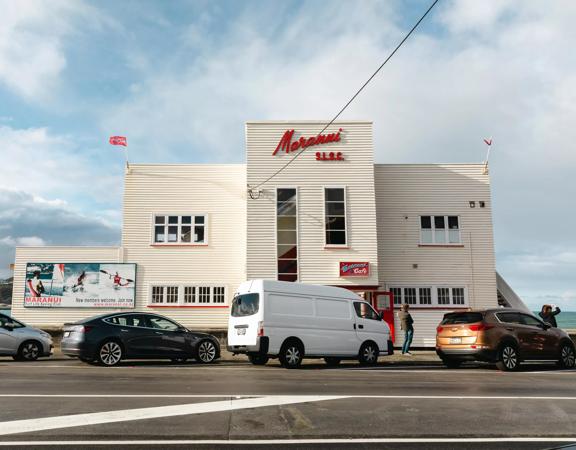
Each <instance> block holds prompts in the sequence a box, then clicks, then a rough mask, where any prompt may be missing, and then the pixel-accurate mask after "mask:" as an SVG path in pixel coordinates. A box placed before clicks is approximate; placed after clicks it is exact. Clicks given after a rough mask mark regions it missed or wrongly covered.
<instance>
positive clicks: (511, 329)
mask: <svg viewBox="0 0 576 450" xmlns="http://www.w3.org/2000/svg"><path fill="white" fill-rule="evenodd" d="M506 329H507V330H508V331H514V328H512V327H510V328H506Z"/></svg>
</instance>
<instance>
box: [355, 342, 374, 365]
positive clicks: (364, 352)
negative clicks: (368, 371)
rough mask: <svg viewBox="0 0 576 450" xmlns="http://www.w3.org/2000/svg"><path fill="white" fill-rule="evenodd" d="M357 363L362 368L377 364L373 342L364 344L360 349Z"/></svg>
mask: <svg viewBox="0 0 576 450" xmlns="http://www.w3.org/2000/svg"><path fill="white" fill-rule="evenodd" d="M358 361H359V362H360V364H362V365H363V366H373V365H374V364H376V363H377V362H378V346H377V345H376V344H375V343H374V342H365V343H364V344H362V347H360V353H359V354H358Z"/></svg>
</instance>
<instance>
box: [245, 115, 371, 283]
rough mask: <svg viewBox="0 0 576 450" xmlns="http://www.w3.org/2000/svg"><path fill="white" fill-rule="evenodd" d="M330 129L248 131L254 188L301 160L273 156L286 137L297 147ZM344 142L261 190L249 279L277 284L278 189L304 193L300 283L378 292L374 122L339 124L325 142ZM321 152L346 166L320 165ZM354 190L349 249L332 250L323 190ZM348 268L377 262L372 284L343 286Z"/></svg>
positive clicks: (273, 126) (284, 126)
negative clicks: (344, 265) (342, 272)
mask: <svg viewBox="0 0 576 450" xmlns="http://www.w3.org/2000/svg"><path fill="white" fill-rule="evenodd" d="M325 124H326V122H317V121H313V122H311V121H304V122H281V121H280V122H276V121H270V122H268V121H266V122H248V123H247V124H246V154H247V182H248V184H249V185H250V186H256V185H258V184H259V183H261V182H263V181H264V180H265V179H266V178H268V177H269V176H270V175H271V174H273V173H274V172H276V171H277V170H278V169H280V168H281V167H282V166H283V165H284V164H285V163H286V162H287V161H288V160H289V159H290V158H292V157H293V156H294V155H295V154H296V152H293V153H288V154H287V153H286V152H284V151H279V152H278V154H276V155H272V153H273V152H274V150H275V149H276V147H277V145H278V142H279V141H280V140H281V138H282V137H283V135H284V133H285V132H286V130H291V129H294V130H295V133H294V140H297V139H298V138H299V137H301V136H305V137H311V136H316V135H318V133H319V132H320V131H321V130H322V128H323V127H324V126H325ZM339 129H342V131H341V132H340V141H338V142H331V143H329V144H324V145H317V146H312V147H309V148H306V149H305V150H304V152H303V153H302V154H301V155H300V156H299V157H298V158H297V159H296V160H295V161H294V162H293V163H292V164H291V165H290V166H289V168H288V169H287V170H284V171H282V172H281V173H280V174H278V175H277V176H276V177H274V178H273V179H272V180H271V181H269V182H267V183H266V184H265V185H263V186H262V187H261V188H259V189H260V190H261V191H262V192H261V194H260V198H259V199H251V198H250V197H249V198H248V201H247V213H248V215H247V220H248V223H247V256H246V261H247V264H246V271H247V277H248V279H251V278H266V279H276V276H277V272H276V270H277V264H276V225H275V224H276V204H275V190H276V188H277V187H297V188H298V250H299V260H298V263H299V280H300V281H302V282H305V283H319V284H331V285H343V286H351V285H374V286H377V285H378V271H377V270H376V267H377V265H378V255H377V247H376V209H375V203H374V161H373V148H372V123H371V122H338V123H335V124H333V125H332V126H330V128H328V130H326V131H325V132H324V134H329V133H337V132H338V131H339ZM316 152H342V153H343V157H344V160H343V161H316ZM325 186H326V187H329V186H342V187H345V188H346V197H347V198H346V207H347V231H348V247H349V248H346V249H344V248H330V249H325V248H324V242H325V238H324V193H323V188H324V187H325ZM340 261H367V262H370V266H371V269H372V270H371V274H370V276H369V277H362V278H360V277H358V278H341V277H340V276H339V262H340Z"/></svg>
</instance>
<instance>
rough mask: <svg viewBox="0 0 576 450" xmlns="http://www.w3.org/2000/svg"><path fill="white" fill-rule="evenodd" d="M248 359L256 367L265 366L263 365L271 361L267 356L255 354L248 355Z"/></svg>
mask: <svg viewBox="0 0 576 450" xmlns="http://www.w3.org/2000/svg"><path fill="white" fill-rule="evenodd" d="M248 359H249V360H250V362H251V363H252V364H254V365H255V366H263V365H265V364H266V363H267V362H268V360H269V358H268V356H267V355H258V354H256V355H254V354H253V355H248Z"/></svg>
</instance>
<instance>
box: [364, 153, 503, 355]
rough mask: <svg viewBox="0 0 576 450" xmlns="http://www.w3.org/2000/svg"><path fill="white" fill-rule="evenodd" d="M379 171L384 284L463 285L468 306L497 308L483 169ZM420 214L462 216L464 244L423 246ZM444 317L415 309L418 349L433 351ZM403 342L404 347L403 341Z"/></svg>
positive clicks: (407, 167)
mask: <svg viewBox="0 0 576 450" xmlns="http://www.w3.org/2000/svg"><path fill="white" fill-rule="evenodd" d="M374 171H375V185H376V205H377V209H376V210H377V217H378V253H379V266H378V270H379V273H380V283H381V284H382V285H383V286H384V287H385V288H389V287H390V286H431V285H448V286H464V287H466V289H467V295H468V301H469V306H471V307H473V308H493V307H497V306H498V304H497V296H496V271H495V261H494V242H493V235H492V209H491V204H492V202H491V198H490V179H489V176H488V175H483V174H482V166H481V165H479V164H438V165H430V164H425V165H424V164H421V165H419V164H415V165H383V164H376V165H375V168H374ZM470 201H475V202H476V207H475V208H470V205H469V202H470ZM479 201H484V202H485V205H486V206H485V208H480V207H479V204H478V202H479ZM421 215H457V216H459V217H460V228H461V240H462V246H461V247H421V246H419V245H418V244H419V242H420V222H419V220H420V216H421ZM413 264H417V265H418V267H417V268H413ZM445 312H447V310H440V311H430V310H426V311H418V309H417V308H413V309H412V314H413V316H414V319H415V325H414V326H415V330H416V332H415V335H414V345H417V346H423V345H425V346H431V345H434V336H435V328H436V326H437V325H438V323H439V322H440V320H441V319H442V316H443V314H444V313H445ZM396 326H397V327H398V326H399V323H397V324H396ZM397 336H398V337H399V338H400V339H399V341H400V343H401V342H402V340H403V336H402V335H401V333H400V334H398V335H397Z"/></svg>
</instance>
